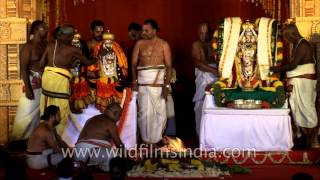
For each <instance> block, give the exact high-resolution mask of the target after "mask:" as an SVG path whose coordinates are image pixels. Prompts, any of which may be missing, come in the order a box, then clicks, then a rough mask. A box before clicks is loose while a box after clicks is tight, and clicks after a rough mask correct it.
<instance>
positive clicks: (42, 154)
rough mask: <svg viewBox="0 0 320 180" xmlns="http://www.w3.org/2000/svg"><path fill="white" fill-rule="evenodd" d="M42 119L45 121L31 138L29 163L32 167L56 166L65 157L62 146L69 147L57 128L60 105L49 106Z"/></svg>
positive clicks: (28, 153) (59, 117) (28, 148)
mask: <svg viewBox="0 0 320 180" xmlns="http://www.w3.org/2000/svg"><path fill="white" fill-rule="evenodd" d="M41 120H44V121H43V122H41V123H40V125H39V126H38V127H37V128H36V129H35V130H34V131H33V133H32V134H31V136H30V138H29V142H28V147H27V152H26V154H27V164H28V166H29V167H30V168H32V169H43V168H47V167H50V166H56V165H57V164H58V163H59V162H60V161H62V159H63V155H62V154H61V153H60V151H61V148H68V145H67V144H66V143H65V142H64V141H63V140H62V139H61V137H60V136H59V135H58V134H57V131H56V128H55V127H56V126H57V125H58V124H59V122H60V120H61V116H60V109H59V107H57V106H54V105H51V106H49V107H47V108H46V109H45V111H44V114H43V115H42V116H41Z"/></svg>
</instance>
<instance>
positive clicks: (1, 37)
mask: <svg viewBox="0 0 320 180" xmlns="http://www.w3.org/2000/svg"><path fill="white" fill-rule="evenodd" d="M0 32H1V33H0V44H23V43H25V42H26V40H27V39H26V38H27V25H26V19H24V18H4V19H0Z"/></svg>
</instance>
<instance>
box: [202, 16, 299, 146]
mask: <svg viewBox="0 0 320 180" xmlns="http://www.w3.org/2000/svg"><path fill="white" fill-rule="evenodd" d="M278 29H279V27H278V24H277V22H276V21H275V20H274V19H271V18H259V19H257V20H256V21H255V22H254V23H253V22H250V21H249V20H247V21H244V22H243V21H242V20H241V19H240V18H236V17H234V18H225V19H224V20H223V21H222V22H221V23H220V24H219V26H218V28H217V30H216V31H215V33H214V42H213V48H214V49H215V51H216V54H217V64H218V70H219V77H220V78H219V80H217V81H215V82H213V83H211V84H209V85H208V87H207V93H208V94H206V97H205V102H204V105H203V108H202V118H201V127H200V147H201V148H202V149H203V150H214V151H233V150H235V149H236V150H240V151H288V150H290V148H291V147H292V146H293V141H292V132H291V120H290V116H289V112H290V110H289V109H288V107H287V105H286V103H285V102H286V94H285V91H284V85H283V83H282V82H281V81H280V78H279V74H276V73H273V72H272V71H270V69H271V68H272V67H277V66H281V64H282V47H283V45H282V42H281V39H280V38H279V36H278V35H279V31H278Z"/></svg>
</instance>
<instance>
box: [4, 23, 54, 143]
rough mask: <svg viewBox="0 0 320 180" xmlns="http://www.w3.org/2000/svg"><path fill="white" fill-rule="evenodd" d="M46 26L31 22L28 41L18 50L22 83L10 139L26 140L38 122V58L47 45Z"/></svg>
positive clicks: (39, 90) (39, 88) (39, 87)
mask: <svg viewBox="0 0 320 180" xmlns="http://www.w3.org/2000/svg"><path fill="white" fill-rule="evenodd" d="M47 32H48V31H47V28H46V25H45V23H44V22H43V21H40V20H36V21H34V22H32V24H31V28H30V34H31V35H32V39H31V40H30V41H28V42H27V43H26V44H25V45H24V46H23V48H22V50H21V52H20V65H21V75H22V80H23V83H24V86H23V94H22V96H21V98H20V100H19V104H18V109H17V114H16V117H15V120H14V124H13V129H12V134H11V137H10V141H15V140H26V139H28V138H29V136H30V135H31V133H32V131H33V130H34V129H35V128H36V127H37V126H38V125H39V123H40V95H41V71H42V69H41V68H40V59H41V56H42V54H43V52H44V50H45V48H46V46H47Z"/></svg>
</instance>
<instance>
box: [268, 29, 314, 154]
mask: <svg viewBox="0 0 320 180" xmlns="http://www.w3.org/2000/svg"><path fill="white" fill-rule="evenodd" d="M283 36H284V38H285V39H286V40H287V41H288V42H289V43H292V44H293V51H292V59H291V62H290V64H288V65H285V66H283V67H282V68H273V69H272V70H273V71H274V72H279V71H285V72H286V75H287V79H288V89H290V90H291V92H290V98H289V103H290V107H291V110H292V116H293V119H294V122H295V124H296V126H297V127H298V130H299V131H301V132H300V133H301V135H302V136H301V138H300V141H297V142H296V144H295V145H296V146H298V147H300V148H308V147H310V146H311V145H312V144H316V142H315V139H316V138H315V134H316V132H318V131H317V129H315V127H317V124H318V118H317V112H316V107H315V103H316V95H317V92H316V85H317V80H316V68H315V63H316V61H315V58H314V53H313V48H312V46H311V45H310V43H309V42H308V41H307V40H305V39H304V38H303V37H302V36H301V35H300V33H299V31H298V29H297V27H296V25H295V24H289V25H287V27H285V29H284V31H283Z"/></svg>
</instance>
